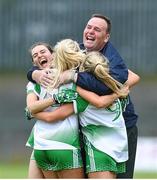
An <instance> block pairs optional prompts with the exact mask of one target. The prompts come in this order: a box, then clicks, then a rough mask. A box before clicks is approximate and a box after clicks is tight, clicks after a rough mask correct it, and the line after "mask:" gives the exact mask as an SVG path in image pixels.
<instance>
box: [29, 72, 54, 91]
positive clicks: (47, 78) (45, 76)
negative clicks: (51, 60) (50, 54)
mask: <svg viewBox="0 0 157 180" xmlns="http://www.w3.org/2000/svg"><path fill="white" fill-rule="evenodd" d="M32 78H33V79H34V80H35V81H36V82H37V83H38V84H40V85H42V86H43V87H45V88H47V87H48V86H49V85H50V84H53V79H54V78H53V74H52V73H51V70H50V69H44V70H35V71H34V72H33V74H32Z"/></svg>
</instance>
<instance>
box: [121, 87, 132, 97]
mask: <svg viewBox="0 0 157 180" xmlns="http://www.w3.org/2000/svg"><path fill="white" fill-rule="evenodd" d="M120 92H121V93H120V95H119V97H120V98H126V97H127V96H128V94H129V92H130V90H129V86H128V85H127V84H124V85H123V87H122V88H121V90H120Z"/></svg>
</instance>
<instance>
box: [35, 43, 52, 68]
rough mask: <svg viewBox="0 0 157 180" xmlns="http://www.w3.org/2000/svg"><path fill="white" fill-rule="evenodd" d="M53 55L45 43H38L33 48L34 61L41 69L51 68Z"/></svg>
mask: <svg viewBox="0 0 157 180" xmlns="http://www.w3.org/2000/svg"><path fill="white" fill-rule="evenodd" d="M52 58H53V55H52V53H51V52H50V51H49V50H48V49H47V47H46V46H44V45H37V46H35V47H34V48H33V49H32V59H33V63H34V64H35V65H36V66H38V67H39V68H40V69H44V68H49V67H50V64H51V61H52Z"/></svg>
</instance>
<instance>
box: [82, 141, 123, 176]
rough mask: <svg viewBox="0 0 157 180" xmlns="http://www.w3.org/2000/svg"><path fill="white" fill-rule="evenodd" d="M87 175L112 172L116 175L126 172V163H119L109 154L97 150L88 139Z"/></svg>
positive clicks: (86, 147)
mask: <svg viewBox="0 0 157 180" xmlns="http://www.w3.org/2000/svg"><path fill="white" fill-rule="evenodd" d="M85 142H86V144H85V151H86V173H90V172H97V171H112V172H114V173H116V174H119V173H124V172H125V171H126V163H125V162H122V163H118V162H116V161H115V160H114V159H113V158H112V157H111V156H109V155H108V154H106V153H104V152H102V151H99V150H98V149H96V148H95V147H94V146H93V145H92V144H91V143H90V142H89V141H88V140H87V139H86V140H85Z"/></svg>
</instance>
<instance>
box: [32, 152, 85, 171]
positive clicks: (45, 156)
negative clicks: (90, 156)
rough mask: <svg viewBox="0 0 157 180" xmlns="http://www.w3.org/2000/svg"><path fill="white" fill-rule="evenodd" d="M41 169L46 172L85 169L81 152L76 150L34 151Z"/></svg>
mask: <svg viewBox="0 0 157 180" xmlns="http://www.w3.org/2000/svg"><path fill="white" fill-rule="evenodd" d="M34 157H35V160H36V162H37V165H38V167H39V168H41V169H42V170H45V171H60V170H65V169H75V168H81V167H83V163H82V158H81V152H80V150H78V149H74V150H34Z"/></svg>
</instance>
